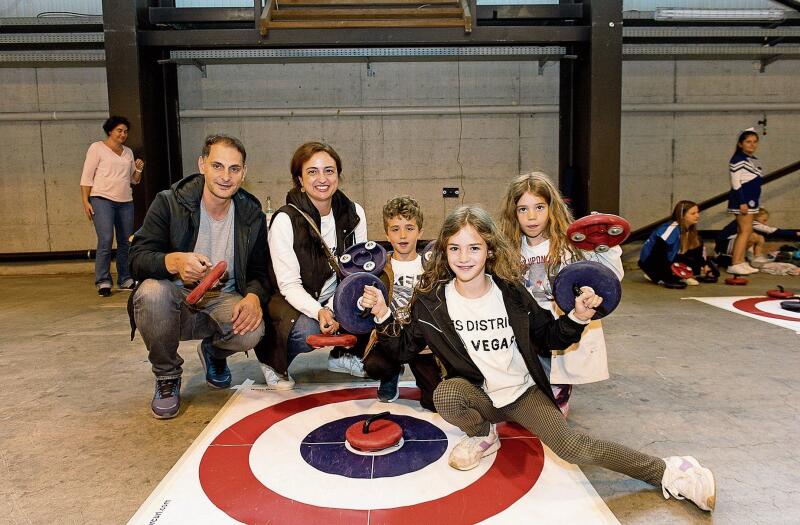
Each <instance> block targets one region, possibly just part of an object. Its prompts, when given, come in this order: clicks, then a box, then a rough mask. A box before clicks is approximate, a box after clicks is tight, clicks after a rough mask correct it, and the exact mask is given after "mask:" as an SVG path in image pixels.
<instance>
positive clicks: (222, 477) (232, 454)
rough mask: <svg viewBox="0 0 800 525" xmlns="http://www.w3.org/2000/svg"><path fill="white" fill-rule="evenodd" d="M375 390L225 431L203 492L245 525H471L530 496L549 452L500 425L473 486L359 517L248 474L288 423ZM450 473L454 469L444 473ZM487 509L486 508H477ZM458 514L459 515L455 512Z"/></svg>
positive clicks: (350, 392) (314, 402)
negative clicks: (262, 448)
mask: <svg viewBox="0 0 800 525" xmlns="http://www.w3.org/2000/svg"><path fill="white" fill-rule="evenodd" d="M400 397H401V398H403V399H417V400H418V399H419V390H417V389H416V388H406V387H403V388H400ZM374 398H375V389H374V388H348V389H343V390H333V391H330V392H321V393H318V394H309V395H306V396H302V397H298V398H294V399H289V400H287V401H283V402H281V403H277V404H275V405H273V406H271V407H268V408H265V409H263V410H259V411H258V412H255V413H253V414H250V415H249V416H247V417H245V418H243V419H241V420H239V421H237V422H236V423H234V424H233V425H231V426H230V427H228V428H227V429H225V430H223V431H222V432H221V433H220V434H219V435H218V436H217V437H216V438H214V441H212V442H211V444H210V445H209V447H208V448H207V449H206V452H205V453H204V454H203V457H202V458H201V459H200V466H199V469H198V470H199V472H198V474H199V478H200V486H201V487H202V489H203V491H204V492H205V493H206V495H207V496H208V499H209V500H210V501H211V503H213V504H214V505H215V506H216V507H217V508H219V509H220V510H221V511H222V512H224V513H225V514H227V515H228V516H230V517H231V518H233V519H235V520H238V521H240V522H243V523H263V522H264V521H266V520H269V521H271V522H273V523H325V524H326V525H353V524H364V525H366V524H367V523H368V520H369V522H370V523H383V524H397V525H400V524H407V523H438V524H442V525H445V524H446V525H462V524H463V525H467V524H472V523H477V522H480V521H483V520H485V519H487V518H490V517H491V516H494V515H496V514H498V513H500V512H502V511H504V510H505V509H507V508H508V507H510V506H511V505H513V504H514V503H515V502H516V501H517V500H519V499H520V498H521V497H522V496H524V495H525V494H527V493H528V492H529V491H530V490H531V488H533V486H534V484H536V481H537V480H538V479H539V476H540V475H541V473H542V468H543V466H544V449H543V448H542V443H541V442H540V441H539V439H538V438H536V437H535V436H533V435H532V434H531V433H530V432H528V431H527V430H525V429H523V428H521V427H519V426H516V425H499V426H498V431H499V432H500V436H501V437H523V438H524V437H529V438H532V439H505V440H503V446H502V447H500V450H498V451H497V454H496V457H495V460H494V462H493V463H492V466H491V467H489V470H487V471H486V473H485V474H484V475H483V476H481V477H480V478H479V479H478V480H477V481H476V482H475V483H473V484H471V485H469V486H467V487H464V488H462V489H460V490H457V491H455V492H453V493H451V494H448V495H447V496H444V497H441V498H438V499H435V500H431V501H423V502H420V503H418V504H416V505H408V506H404V507H395V508H387V509H372V510H355V509H340V508H331V507H318V506H315V505H310V504H307V503H302V502H299V501H295V500H291V499H288V498H285V497H283V496H281V495H280V494H278V493H276V492H274V491H272V490H270V489H269V488H268V487H266V486H264V485H263V484H262V483H261V482H260V481H259V480H258V479H257V478H256V477H255V475H254V474H253V471H252V469H251V468H250V451H251V449H252V446H253V444H254V443H255V441H256V439H258V437H259V436H261V434H263V433H264V432H266V431H267V429H269V428H270V427H271V426H272V425H274V424H276V423H279V422H280V421H282V420H284V419H286V418H287V417H289V416H292V415H294V414H297V413H299V412H302V411H304V410H308V409H311V408H315V407H319V406H322V405H327V404H332V403H339V402H342V401H351V400H357V399H374ZM447 468H449V467H447ZM478 502H481V503H483V505H480V504H478ZM454 509H457V510H458V511H457V512H454Z"/></svg>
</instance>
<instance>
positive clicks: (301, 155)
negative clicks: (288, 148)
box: [289, 142, 342, 188]
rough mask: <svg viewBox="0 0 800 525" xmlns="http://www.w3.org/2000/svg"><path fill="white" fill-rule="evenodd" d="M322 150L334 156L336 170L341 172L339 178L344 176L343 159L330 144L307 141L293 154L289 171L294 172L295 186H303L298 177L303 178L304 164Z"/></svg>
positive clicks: (293, 180)
mask: <svg viewBox="0 0 800 525" xmlns="http://www.w3.org/2000/svg"><path fill="white" fill-rule="evenodd" d="M320 151H324V152H325V153H327V154H328V155H330V156H331V158H333V160H334V162H336V171H337V172H338V174H339V178H341V177H342V159H341V158H340V157H339V154H338V153H336V150H335V149H333V147H332V146H331V145H330V144H325V143H324V142H306V143H305V144H303V145H301V146H300V147H299V148H297V149H296V150H295V152H294V155H292V161H291V162H290V163H289V172H290V173H291V174H292V184H294V187H295V188H299V187H300V186H301V184H300V180H298V179H302V178H303V164H305V162H306V161H307V160H308V159H310V158H311V157H313V156H314V155H316V154H317V153H319V152H320Z"/></svg>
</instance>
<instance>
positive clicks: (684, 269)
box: [670, 262, 694, 279]
mask: <svg viewBox="0 0 800 525" xmlns="http://www.w3.org/2000/svg"><path fill="white" fill-rule="evenodd" d="M670 268H671V269H672V274H673V275H674V276H675V277H678V278H680V279H688V278H689V277H692V276H693V275H694V272H693V271H692V269H691V268H690V267H689V265H688V264H686V263H680V262H674V263H672V266H671V267H670Z"/></svg>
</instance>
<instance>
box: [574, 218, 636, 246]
mask: <svg viewBox="0 0 800 525" xmlns="http://www.w3.org/2000/svg"><path fill="white" fill-rule="evenodd" d="M630 232H631V224H630V223H629V222H628V221H626V220H625V219H623V218H622V217H620V216H618V215H612V214H610V213H592V214H591V215H587V216H586V217H581V218H580V219H578V220H576V221H575V222H573V223H572V224H570V225H569V228H567V237H568V238H569V240H570V241H571V242H572V244H574V245H575V246H576V247H577V248H580V249H581V250H594V251H596V252H598V253H603V252H607V251H608V250H609V248H612V247H614V246H617V245H619V244H622V242H623V241H624V240H625V239H627V238H628V235H630Z"/></svg>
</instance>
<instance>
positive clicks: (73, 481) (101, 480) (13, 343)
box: [0, 263, 800, 524]
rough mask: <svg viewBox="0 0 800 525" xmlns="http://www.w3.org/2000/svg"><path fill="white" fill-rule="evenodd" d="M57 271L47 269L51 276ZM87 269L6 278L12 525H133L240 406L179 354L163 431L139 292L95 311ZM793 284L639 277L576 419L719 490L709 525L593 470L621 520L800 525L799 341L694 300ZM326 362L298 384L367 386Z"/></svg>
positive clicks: (1, 322)
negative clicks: (669, 283) (223, 415)
mask: <svg viewBox="0 0 800 525" xmlns="http://www.w3.org/2000/svg"><path fill="white" fill-rule="evenodd" d="M79 265H83V266H79ZM46 266H47V270H45V271H43V272H42V273H48V272H51V271H54V270H53V267H54V266H53V264H49V265H46ZM76 268H77V270H76ZM86 268H87V266H86V263H72V264H64V265H62V267H61V270H60V271H59V273H60V275H44V276H23V275H8V274H10V273H20V272H19V271H17V270H13V269H11V270H9V269H8V267H6V269H5V271H0V275H5V276H3V277H0V289H2V291H3V293H2V294H1V295H0V363H2V366H0V384H2V385H3V386H2V388H0V523H9V524H40V523H47V524H50V523H124V522H126V521H127V520H128V518H130V516H131V515H133V513H134V512H135V511H136V509H137V508H138V507H139V505H140V504H141V503H142V502H143V501H144V500H145V498H146V497H147V496H148V495H149V494H150V492H151V491H152V490H153V488H154V487H155V486H156V485H157V484H158V482H159V481H160V480H161V479H162V478H163V477H164V475H165V474H166V473H167V472H168V471H169V469H170V468H171V467H172V466H173V464H174V463H175V462H176V461H177V459H178V458H179V457H180V456H181V454H183V452H184V451H185V450H186V448H187V447H188V446H189V444H190V443H191V442H192V440H193V439H194V438H195V437H196V436H197V435H198V434H199V433H200V431H201V430H202V429H203V428H204V426H205V425H206V424H207V423H208V422H209V420H210V419H211V418H212V417H213V416H214V415H215V414H216V412H217V411H218V410H219V408H220V407H221V406H222V405H223V404H224V403H225V402H226V401H227V399H228V398H229V396H230V395H231V391H214V390H211V389H209V388H207V387H206V385H205V381H204V379H203V376H202V374H201V367H200V364H199V362H198V360H197V358H196V357H195V352H194V346H195V343H192V342H187V343H182V345H181V353H182V355H183V356H184V357H185V358H186V360H187V362H186V365H185V366H186V372H185V375H184V381H185V382H184V387H183V391H182V393H183V408H182V411H181V414H180V416H179V417H178V418H176V419H173V420H169V421H158V420H155V419H153V418H152V417H151V416H150V413H149V408H148V404H149V401H150V396H151V394H152V388H153V380H152V376H151V374H150V372H149V366H148V362H147V357H146V354H145V351H144V345H143V343H142V341H141V339H140V338H139V337H138V336H137V338H136V339H135V340H134V341H133V342H130V341H129V327H128V320H127V317H126V314H125V302H126V300H127V294H126V293H116V292H115V293H114V294H113V295H112V296H111V297H110V298H107V299H103V298H100V297H98V296H97V294H96V293H95V291H94V287H93V285H92V278H91V276H90V275H87V274H86V273H84V272H85V270H86ZM29 270H30V268H29ZM34 271H35V270H34ZM779 283H780V284H785V285H788V286H794V287H795V288H800V279H799V278H796V277H795V278H791V277H775V276H770V275H763V274H759V275H756V276H755V277H753V278H752V279H751V284H750V285H749V286H747V287H746V288H740V287H736V288H734V287H730V286H725V285H724V284H716V285H701V286H699V287H694V288H688V289H686V290H666V289H663V288H660V287H657V286H654V285H652V284H649V283H647V282H645V281H644V280H643V278H642V275H641V273H639V272H636V271H631V272H629V274H628V275H627V276H626V279H625V282H624V299H623V302H622V304H621V306H620V308H619V309H618V310H617V311H616V312H614V313H613V314H612V315H611V316H610V317H609V318H608V319H607V320H606V321H605V326H606V337H607V341H608V348H609V361H610V369H611V374H612V378H611V379H610V380H609V381H605V382H603V383H599V384H594V385H585V386H580V387H576V390H575V394H574V397H573V402H572V411H571V413H570V421H571V423H572V424H573V425H575V426H577V427H579V428H581V429H584V430H586V431H589V432H591V433H593V434H595V435H597V436H599V437H602V438H608V439H615V440H619V441H622V442H624V443H626V444H628V445H630V446H632V447H635V448H638V449H641V450H643V451H646V452H649V453H652V454H655V455H658V456H667V455H672V454H692V455H695V456H696V457H697V458H699V459H700V461H701V462H702V463H703V464H704V465H706V466H708V467H710V468H711V469H712V470H713V471H714V473H715V475H716V479H717V484H718V494H717V511H716V512H715V513H714V514H713V515H709V514H707V513H704V512H702V511H699V510H698V509H696V508H695V507H694V506H693V505H691V504H687V503H686V502H678V501H675V500H669V501H664V499H663V497H662V496H661V491H660V490H659V489H655V488H652V487H649V486H647V485H645V484H643V483H641V482H638V481H635V480H631V479H628V478H625V477H624V476H621V475H617V474H614V473H611V472H606V471H603V470H601V469H597V468H584V472H586V474H587V476H588V477H589V479H590V480H591V481H592V483H593V485H594V486H595V488H596V489H597V491H598V492H599V493H600V495H601V496H602V497H603V499H604V500H605V501H606V503H607V504H608V505H609V507H610V508H611V510H612V511H613V512H614V514H616V516H617V517H618V518H619V520H620V521H621V522H622V523H625V524H662V523H663V524H674V523H712V522H713V523H720V524H722V523H730V524H748V523H764V524H776V523H800V518H798V516H800V499H799V498H798V497H797V496H798V492H800V474H798V473H800V461H798V457H797V455H796V454H795V452H794V450H793V445H792V443H794V442H795V440H797V439H798V438H799V437H800V432H798V430H799V429H800V421H798V415H797V414H798V405H799V404H800V403H798V401H797V398H795V397H794V391H795V386H796V382H797V371H798V369H799V368H798V365H800V363H799V362H798V361H800V358H799V357H798V356H799V355H800V353H799V352H798V349H800V346H799V345H798V341H799V340H800V339H798V337H800V336H798V335H797V334H795V333H793V332H792V331H790V330H787V329H785V328H780V327H778V326H774V325H770V324H767V323H764V322H761V321H758V320H753V319H748V318H746V317H743V316H740V315H735V314H732V313H729V312H725V311H723V310H721V309H717V308H713V307H711V306H708V305H705V304H702V303H699V302H697V301H682V300H681V297H688V296H700V295H703V296H722V295H741V294H752V295H757V294H760V293H763V292H764V291H765V290H767V289H768V288H772V287H774V286H775V285H776V284H779ZM324 358H325V356H324V354H322V353H320V352H317V353H315V354H312V355H311V356H309V357H307V358H304V360H302V361H301V360H298V363H297V365H298V366H296V367H294V368H293V375H294V376H295V378H296V379H298V380H299V381H316V382H335V381H343V380H344V381H350V380H351V379H352V378H351V377H349V376H342V375H340V374H332V373H329V372H327V371H324V372H319V371H315V369H319V368H321V367H322V365H323V363H324ZM231 370H232V372H233V376H234V381H235V382H241V381H243V380H244V379H246V378H253V379H256V380H257V381H259V380H260V379H259V376H260V372H259V369H258V366H257V364H256V362H255V359H254V358H253V357H252V355H251V357H250V358H245V357H244V356H240V357H239V356H237V357H235V358H233V359H231Z"/></svg>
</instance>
